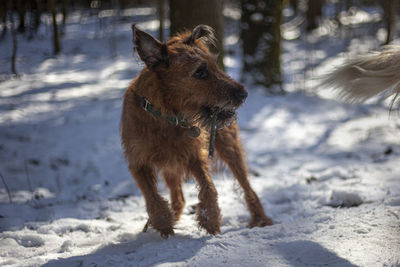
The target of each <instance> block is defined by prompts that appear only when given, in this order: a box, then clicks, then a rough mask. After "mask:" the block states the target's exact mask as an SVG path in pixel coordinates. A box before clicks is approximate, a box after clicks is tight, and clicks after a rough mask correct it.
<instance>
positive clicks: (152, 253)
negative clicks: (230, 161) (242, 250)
mask: <svg viewBox="0 0 400 267" xmlns="http://www.w3.org/2000/svg"><path fill="white" fill-rule="evenodd" d="M210 238H211V237H210V236H206V237H200V238H193V237H191V236H187V235H182V234H175V235H174V236H173V237H170V238H169V239H168V240H164V239H163V238H162V237H160V234H159V233H158V232H153V233H149V232H147V233H139V234H135V235H133V234H124V235H123V236H122V237H121V242H120V243H116V244H109V245H107V246H103V247H100V248H99V249H97V250H95V251H94V252H92V253H89V254H87V255H82V256H74V257H70V258H64V259H56V260H52V261H49V262H48V263H46V264H45V265H43V266H46V267H51V266H57V267H59V266H89V265H90V266H96V265H97V264H99V263H100V265H104V266H107V265H109V266H111V265H114V266H152V265H155V264H162V263H169V264H174V263H177V262H184V261H185V260H188V259H190V258H192V257H193V256H194V255H196V254H197V253H198V251H199V250H200V249H201V248H202V247H203V246H205V245H206V244H207V242H206V241H207V240H208V239H210Z"/></svg>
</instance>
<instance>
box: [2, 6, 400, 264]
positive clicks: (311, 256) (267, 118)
mask: <svg viewBox="0 0 400 267" xmlns="http://www.w3.org/2000/svg"><path fill="white" fill-rule="evenodd" d="M235 12H236V13H237V10H232V11H230V12H228V11H226V12H224V13H227V14H231V16H233V17H235V18H236V19H237V16H236V15H235V14H236V13H235ZM127 14H135V15H137V16H144V17H145V18H146V19H145V20H142V21H141V23H139V25H138V27H141V29H144V30H146V31H149V32H150V33H152V34H156V29H157V25H156V23H155V22H156V20H155V17H154V15H153V16H151V14H154V9H149V8H143V9H139V10H137V11H136V13H135V12H134V11H133V10H131V11H127ZM96 23H97V22H96V20H95V19H93V17H85V19H82V18H80V14H79V13H77V14H73V15H72V16H71V17H70V18H69V21H68V25H67V27H66V29H65V30H66V32H65V35H64V37H63V42H62V44H63V53H62V54H61V55H59V56H57V57H51V56H50V55H51V46H50V44H51V42H50V39H49V37H47V36H45V35H43V36H42V37H41V38H37V39H34V40H32V41H27V40H20V43H19V45H20V48H19V53H18V64H17V69H18V71H19V72H20V73H23V75H22V76H21V77H19V78H10V76H9V75H7V73H9V65H10V62H9V51H11V50H10V49H11V38H10V36H7V37H6V38H5V39H3V40H1V41H0V51H7V53H4V52H2V54H1V56H0V62H1V64H0V73H2V74H1V77H2V81H1V83H0V173H1V175H2V176H3V178H4V180H5V182H6V183H7V185H8V188H9V189H10V190H11V197H12V203H9V196H8V194H7V191H6V188H5V186H4V185H3V183H2V182H1V183H0V184H1V186H0V265H1V266H38V265H45V266H93V265H94V266H319V265H328V266H354V265H357V266H399V264H400V183H399V182H400V179H399V178H400V177H399V176H400V138H399V133H400V131H399V130H400V120H399V117H398V115H397V114H396V112H392V113H391V114H390V113H389V111H388V103H386V102H382V103H381V102H378V103H377V102H376V101H372V102H371V103H367V104H364V105H349V104H346V103H342V102H340V101H337V100H336V99H335V97H334V94H331V92H329V91H323V90H321V91H319V90H318V91H315V90H313V89H312V86H314V85H315V80H314V78H315V77H318V76H319V75H322V74H324V73H327V72H329V70H330V69H332V68H333V66H334V65H337V64H339V63H340V62H342V61H343V59H344V57H346V56H347V54H340V52H341V50H340V49H341V48H342V45H343V44H342V43H341V41H338V40H337V39H329V38H328V39H327V37H324V38H322V37H318V38H319V39H318V38H317V37H316V39H315V40H316V41H315V43H314V44H313V49H312V50H311V48H310V47H307V45H304V40H290V41H285V42H284V46H283V56H282V60H283V64H284V66H283V69H284V70H285V75H286V76H285V88H286V89H287V90H288V91H289V92H288V94H287V95H285V96H275V97H271V96H266V95H264V93H263V92H262V88H248V90H249V98H248V100H247V101H246V103H245V105H244V106H243V107H242V108H241V109H240V111H239V119H238V122H239V125H240V128H241V136H242V141H243V144H244V147H245V149H246V152H247V158H248V164H249V169H250V179H251V183H252V185H253V187H254V189H255V191H256V192H257V194H258V195H259V197H260V199H261V202H262V203H263V205H264V207H265V209H266V211H267V214H268V215H269V216H270V217H271V218H272V219H273V220H274V222H275V224H274V225H273V226H269V227H265V228H253V229H249V228H247V221H248V219H249V215H248V212H247V209H246V207H245V204H244V201H243V194H242V192H241V190H240V187H239V185H238V184H237V182H235V181H234V179H233V177H232V174H231V173H230V172H229V171H227V170H221V171H219V172H217V173H216V174H214V175H213V177H214V181H215V184H216V188H217V190H218V193H219V205H220V207H221V212H222V216H223V223H222V233H221V234H219V235H216V236H210V235H208V234H206V233H205V232H204V231H202V230H200V229H199V228H198V227H197V224H196V221H195V215H194V214H193V205H195V204H196V203H197V201H198V200H197V194H198V189H197V187H196V183H195V182H194V181H192V180H189V181H188V182H187V183H186V184H185V186H184V194H185V198H186V200H187V201H186V202H187V204H186V207H185V210H184V214H183V215H182V219H181V220H180V221H179V222H178V223H177V225H176V229H175V233H176V234H175V236H173V237H170V238H169V239H168V240H164V239H163V238H161V237H160V235H159V233H157V232H155V231H154V230H153V229H149V230H148V232H147V233H142V232H141V230H142V228H143V226H144V225H145V223H146V221H147V214H146V209H145V204H144V200H143V198H142V196H141V194H140V191H139V189H138V188H137V187H136V185H135V183H134V181H133V179H132V178H131V177H130V174H129V172H128V170H127V165H126V162H125V160H124V159H123V156H122V151H121V145H120V138H119V118H120V112H121V98H122V94H123V92H124V90H125V89H126V87H127V86H128V84H129V82H130V80H131V79H132V78H133V77H135V76H136V75H137V73H138V72H139V71H140V69H141V68H142V66H141V65H140V64H137V57H136V56H134V55H133V53H132V44H131V38H132V37H131V32H130V24H129V23H128V22H126V21H121V22H119V23H118V26H117V27H116V32H115V33H114V35H115V38H116V40H118V42H117V50H116V51H117V55H116V57H112V56H111V55H112V53H113V52H112V50H111V49H110V42H109V38H110V37H109V36H108V35H107V34H106V33H107V31H109V29H107V28H106V29H103V31H104V32H101V31H100V32H98V31H99V30H98V29H96V25H95V24H96ZM155 25H156V26H155ZM110 27H111V26H110ZM42 32H46V29H43V30H42ZM227 36H228V37H227V38H229V39H228V40H229V42H228V44H229V45H230V48H231V49H233V50H235V49H237V42H238V41H239V38H238V37H237V36H235V35H233V34H232V35H227ZM19 38H23V37H20V36H19ZM313 40H314V39H313ZM375 42H376V40H373V38H372V39H369V40H368V39H366V38H364V37H358V36H355V38H354V40H352V41H351V42H350V44H349V49H350V52H351V53H356V51H357V49H358V48H359V47H358V45H359V44H360V43H362V44H363V48H362V51H364V50H368V49H372V48H373V47H374V45H375ZM294 51H295V52H294ZM351 53H349V54H351ZM240 60H241V59H240V55H238V54H235V55H229V62H230V64H228V65H227V71H228V72H229V73H230V74H231V75H232V76H233V77H234V78H236V79H239V78H240V76H239V73H240V66H241V63H240ZM310 66H311V67H310ZM304 68H308V71H307V73H305V74H304V73H303V71H304ZM304 78H306V80H304ZM159 187H160V191H161V192H162V193H163V195H165V197H168V191H167V189H166V188H165V186H164V184H163V183H160V185H159Z"/></svg>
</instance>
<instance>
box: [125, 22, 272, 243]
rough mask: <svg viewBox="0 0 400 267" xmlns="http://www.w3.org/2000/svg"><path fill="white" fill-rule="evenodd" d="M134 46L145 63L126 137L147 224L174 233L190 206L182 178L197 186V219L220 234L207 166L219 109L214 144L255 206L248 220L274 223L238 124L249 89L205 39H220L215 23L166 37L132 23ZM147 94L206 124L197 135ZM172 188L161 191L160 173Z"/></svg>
mask: <svg viewBox="0 0 400 267" xmlns="http://www.w3.org/2000/svg"><path fill="white" fill-rule="evenodd" d="M132 30H133V36H134V45H135V49H136V51H137V53H138V55H139V56H140V58H141V59H142V60H143V61H144V63H145V64H146V67H145V68H144V69H143V70H142V71H141V73H140V74H139V75H138V76H137V77H136V78H135V79H134V80H133V82H132V83H131V85H130V86H129V88H128V89H127V91H126V93H125V96H124V104H123V111H122V119H121V136H122V143H123V147H124V149H125V157H126V159H127V161H128V163H129V169H130V172H131V174H132V176H133V178H134V179H135V181H136V183H137V185H138V187H139V188H140V190H141V192H142V194H143V196H144V198H145V201H146V209H147V212H148V215H149V225H150V226H152V227H153V228H154V229H156V230H158V231H159V232H160V234H161V236H162V237H164V238H168V236H169V235H173V234H174V230H173V226H174V223H175V222H176V221H177V220H179V217H180V216H181V214H182V210H183V207H184V205H185V198H184V195H183V192H182V182H183V180H184V177H189V176H192V177H194V178H195V179H196V181H197V183H198V185H199V195H198V197H199V204H198V205H197V213H196V214H197V220H198V223H199V226H200V227H201V228H203V229H205V230H206V231H207V232H208V233H210V234H217V233H220V225H221V215H220V209H219V207H218V197H217V191H216V189H215V187H214V184H213V181H212V179H211V175H210V172H209V159H208V143H209V135H210V134H209V129H210V124H211V121H212V120H211V119H210V118H211V117H212V116H217V125H216V126H217V129H219V130H217V132H216V137H215V150H216V152H217V156H218V157H219V158H220V159H221V160H223V161H224V162H225V163H226V164H227V165H228V166H229V167H230V169H231V170H232V172H233V174H234V176H235V178H236V179H237V180H238V181H239V184H240V185H241V187H242V188H243V191H244V196H245V200H246V203H247V206H248V209H249V211H250V215H251V219H250V223H249V226H250V227H254V226H266V225H271V224H272V221H271V220H270V219H269V218H268V217H267V216H266V215H265V213H264V209H263V207H262V205H261V203H260V201H259V198H258V197H257V195H256V193H255V192H254V191H253V189H252V188H251V186H250V183H249V181H248V178H247V169H246V164H245V161H244V155H243V154H244V152H243V148H242V146H241V143H240V140H239V131H238V127H237V124H236V123H235V118H236V109H237V108H238V107H239V106H240V105H241V104H242V103H243V102H244V100H245V98H246V97H247V92H246V90H245V89H244V87H243V86H242V85H240V84H239V83H238V82H236V81H234V80H233V79H232V78H230V77H229V76H228V75H227V74H226V73H224V72H223V71H222V70H221V69H220V68H219V67H218V66H217V64H216V61H215V56H213V55H212V54H211V53H210V52H209V50H208V48H207V46H206V45H207V44H212V43H215V37H214V32H213V30H212V28H210V27H208V26H205V25H200V26H197V27H196V28H195V29H194V30H193V32H186V33H183V34H180V35H177V36H175V37H173V38H172V39H171V40H169V41H168V42H167V43H166V44H165V43H161V42H159V41H158V40H156V39H155V38H153V37H152V36H150V35H149V34H147V33H145V32H143V31H140V30H139V29H137V28H136V27H135V26H132ZM138 96H140V97H145V98H146V99H147V100H149V102H150V103H151V104H152V105H153V106H154V107H155V108H157V109H159V110H160V111H161V113H162V114H163V115H165V116H179V115H180V116H183V117H184V118H185V121H186V122H187V123H186V124H188V126H192V127H193V126H196V127H199V128H200V136H199V137H197V138H192V137H190V135H189V134H188V128H187V127H183V126H182V125H173V124H172V123H171V122H169V121H167V120H165V119H163V118H160V117H157V116H154V115H153V114H151V113H149V112H146V111H145V110H144V109H143V108H142V107H141V106H140V101H139V100H138ZM158 174H160V176H161V177H162V178H163V179H164V181H165V183H166V184H167V186H168V187H169V190H170V198H171V205H169V203H168V202H167V201H166V200H165V199H164V198H163V197H162V196H161V195H160V194H159V192H158V191H157V175H158Z"/></svg>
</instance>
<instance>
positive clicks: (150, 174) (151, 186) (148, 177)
mask: <svg viewBox="0 0 400 267" xmlns="http://www.w3.org/2000/svg"><path fill="white" fill-rule="evenodd" d="M129 169H130V171H131V173H132V176H133V177H134V178H135V181H136V184H137V185H138V187H139V188H140V190H141V191H142V194H143V196H144V199H145V201H146V209H147V213H148V215H149V222H148V223H149V225H151V226H153V227H154V229H156V230H158V231H159V232H160V234H161V236H162V237H163V238H168V236H169V235H173V234H174V230H173V224H174V216H173V214H172V212H171V210H170V209H169V207H168V202H167V201H166V200H165V199H163V198H162V197H161V196H160V194H159V193H158V191H157V176H156V174H155V171H154V169H153V168H150V167H148V166H140V167H137V166H133V165H130V166H129Z"/></svg>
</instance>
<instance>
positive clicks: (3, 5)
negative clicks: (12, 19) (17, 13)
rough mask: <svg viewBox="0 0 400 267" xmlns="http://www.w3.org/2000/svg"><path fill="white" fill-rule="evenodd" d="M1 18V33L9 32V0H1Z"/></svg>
mask: <svg viewBox="0 0 400 267" xmlns="http://www.w3.org/2000/svg"><path fill="white" fill-rule="evenodd" d="M0 19H1V24H2V27H3V30H2V33H1V35H3V36H4V35H5V34H6V32H7V0H0Z"/></svg>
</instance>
